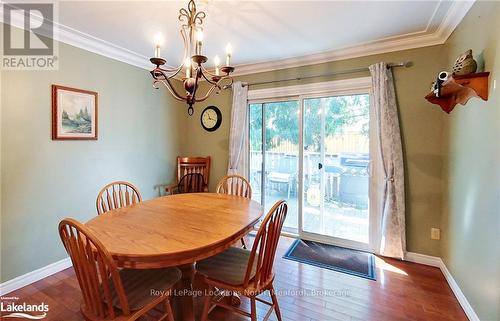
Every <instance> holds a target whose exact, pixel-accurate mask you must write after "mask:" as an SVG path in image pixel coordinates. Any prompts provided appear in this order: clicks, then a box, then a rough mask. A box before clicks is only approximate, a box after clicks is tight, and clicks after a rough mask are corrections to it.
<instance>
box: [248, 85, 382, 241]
mask: <svg viewBox="0 0 500 321" xmlns="http://www.w3.org/2000/svg"><path fill="white" fill-rule="evenodd" d="M360 83H362V85H360V86H359V87H357V88H355V89H352V90H351V89H348V88H347V89H345V90H338V91H337V92H335V91H334V90H333V89H332V90H331V91H329V93H330V94H321V93H320V94H316V93H314V91H316V90H317V88H311V91H312V93H304V94H302V93H301V92H300V90H298V91H299V92H298V94H297V95H296V96H293V91H292V90H290V89H289V88H288V89H284V91H285V92H284V93H283V96H284V98H267V97H266V98H265V99H263V100H261V101H257V100H254V101H251V103H250V104H249V109H250V110H249V111H250V112H249V115H250V116H249V124H250V170H249V178H250V183H251V185H252V190H253V199H254V200H256V201H258V202H260V203H261V204H262V205H263V206H264V208H265V210H266V212H267V211H268V210H269V209H270V208H271V207H272V205H273V204H274V203H275V202H276V201H277V200H280V199H285V200H286V201H287V203H288V206H289V207H288V208H289V211H288V215H287V219H286V222H285V226H284V230H285V231H286V232H290V233H293V234H296V235H299V236H300V237H301V238H304V239H310V240H316V241H322V242H326V243H331V244H336V245H340V246H345V247H351V248H357V249H364V250H370V249H373V248H374V247H373V246H372V245H373V244H375V243H376V242H377V241H376V239H377V237H378V231H377V230H376V229H377V224H376V223H375V224H374V222H376V218H375V217H374V216H372V215H370V205H371V206H372V208H376V204H372V203H371V202H370V193H372V192H373V191H375V190H376V189H373V188H371V186H372V185H373V184H374V181H375V179H373V177H372V173H371V170H370V169H371V167H372V166H371V164H372V163H371V162H372V154H371V151H372V150H376V148H374V146H375V145H374V144H375V143H376V141H377V140H376V139H372V138H371V132H372V130H371V127H372V126H370V124H371V119H372V114H371V112H370V98H369V90H370V89H369V84H370V82H369V79H367V80H365V82H360ZM325 87H326V85H325ZM292 88H293V86H292ZM299 89H300V88H299ZM275 92H279V90H276V91H275V90H273V91H270V94H274V93H275ZM288 97H293V98H288ZM371 199H374V198H373V197H372V198H371ZM373 212H376V211H373Z"/></svg>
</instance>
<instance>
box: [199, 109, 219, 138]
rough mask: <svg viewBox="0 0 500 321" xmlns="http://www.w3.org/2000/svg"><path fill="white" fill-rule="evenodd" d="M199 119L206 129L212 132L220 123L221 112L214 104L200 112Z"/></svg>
mask: <svg viewBox="0 0 500 321" xmlns="http://www.w3.org/2000/svg"><path fill="white" fill-rule="evenodd" d="M200 121H201V126H202V127H203V128H204V129H205V130H206V131H208V132H214V131H216V130H217V129H218V128H219V127H220V125H221V124H222V112H221V111H220V109H219V108H217V107H216V106H208V107H207V108H205V109H203V111H202V112H201V118H200Z"/></svg>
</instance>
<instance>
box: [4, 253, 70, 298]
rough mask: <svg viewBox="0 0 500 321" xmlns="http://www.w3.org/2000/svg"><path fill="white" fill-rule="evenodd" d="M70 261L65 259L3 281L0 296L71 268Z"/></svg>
mask: <svg viewBox="0 0 500 321" xmlns="http://www.w3.org/2000/svg"><path fill="white" fill-rule="evenodd" d="M71 265H72V264H71V259H70V258H69V257H68V258H65V259H62V260H60V261H57V262H55V263H52V264H49V265H47V266H44V267H42V268H39V269H37V270H35V271H31V272H28V273H26V274H23V275H20V276H18V277H16V278H13V279H12V280H9V281H5V282H4V283H1V284H0V295H5V294H8V293H10V292H12V291H15V290H17V289H20V288H22V287H25V286H27V285H30V284H31V283H34V282H36V281H39V280H41V279H43V278H46V277H48V276H51V275H52V274H55V273H57V272H60V271H62V270H64V269H67V268H69V267H71Z"/></svg>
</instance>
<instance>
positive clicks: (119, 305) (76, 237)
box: [59, 218, 181, 321]
mask: <svg viewBox="0 0 500 321" xmlns="http://www.w3.org/2000/svg"><path fill="white" fill-rule="evenodd" d="M59 235H60V237H61V240H62V242H63V244H64V247H65V248H66V251H67V252H68V254H69V256H70V257H71V262H72V263H73V268H74V270H75V274H76V277H77V279H78V284H79V285H80V289H81V291H82V296H83V302H82V304H81V306H80V311H81V313H82V315H83V317H84V318H85V320H92V321H101V320H106V321H108V320H117V321H118V320H119V321H125V320H127V321H128V320H130V321H132V320H136V319H138V318H139V317H141V316H144V315H146V314H147V313H148V312H150V311H152V310H153V309H154V308H156V307H158V306H159V305H160V304H161V305H163V310H164V311H161V312H162V313H163V314H162V317H161V319H160V320H168V321H174V318H173V313H172V307H171V305H170V296H171V295H170V291H171V288H172V286H173V285H174V284H175V283H177V281H179V279H180V278H181V272H180V271H179V269H177V268H166V269H151V270H134V269H120V270H119V269H118V267H117V265H116V263H115V262H114V261H113V258H112V257H111V255H110V254H109V252H108V251H107V250H106V248H104V246H103V244H102V243H101V242H100V241H99V240H98V239H97V238H96V237H95V236H94V235H93V234H92V233H91V232H90V230H89V229H88V228H87V227H86V226H85V225H83V224H81V223H79V222H78V221H76V220H74V219H71V218H66V219H64V220H62V221H61V222H60V223H59ZM151 289H154V290H157V291H159V293H161V295H158V296H153V295H152V294H151Z"/></svg>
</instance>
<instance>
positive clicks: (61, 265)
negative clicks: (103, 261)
mask: <svg viewBox="0 0 500 321" xmlns="http://www.w3.org/2000/svg"><path fill="white" fill-rule="evenodd" d="M406 261H409V262H413V263H419V264H424V265H429V266H434V267H437V268H439V269H440V270H441V273H443V275H444V277H445V279H446V281H447V282H448V285H449V286H450V288H451V290H452V291H453V294H455V297H456V298H457V300H458V302H459V303H460V306H462V309H463V310H464V312H465V314H466V315H467V317H468V318H469V320H470V321H480V320H479V317H478V316H477V314H476V312H475V311H474V309H473V308H472V306H471V305H470V303H469V301H468V300H467V298H466V297H465V295H464V293H463V292H462V290H461V289H460V287H459V286H458V284H457V282H456V281H455V279H454V278H453V276H452V275H451V273H450V271H449V270H448V268H447V267H446V265H445V264H444V262H443V260H442V259H441V258H439V257H437V256H431V255H425V254H420V253H414V252H408V253H406ZM71 265H72V264H71V259H70V258H65V259H62V260H60V261H57V262H55V263H52V264H49V265H47V266H44V267H42V268H39V269H37V270H35V271H32V272H28V273H26V274H24V275H21V276H18V277H16V278H14V279H12V280H9V281H6V282H4V283H1V284H0V295H6V294H8V293H10V292H12V291H15V290H17V289H20V288H22V287H25V286H27V285H30V284H32V283H34V282H36V281H39V280H41V279H43V278H46V277H48V276H51V275H52V274H55V273H57V272H60V271H62V270H64V269H67V268H69V267H71Z"/></svg>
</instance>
